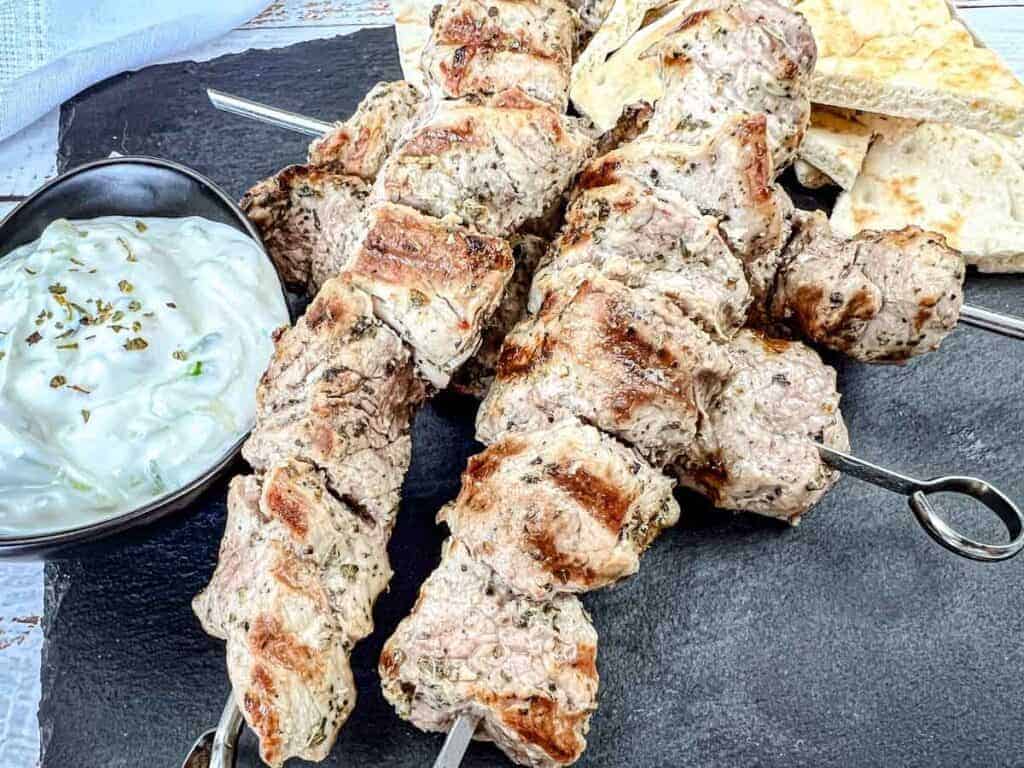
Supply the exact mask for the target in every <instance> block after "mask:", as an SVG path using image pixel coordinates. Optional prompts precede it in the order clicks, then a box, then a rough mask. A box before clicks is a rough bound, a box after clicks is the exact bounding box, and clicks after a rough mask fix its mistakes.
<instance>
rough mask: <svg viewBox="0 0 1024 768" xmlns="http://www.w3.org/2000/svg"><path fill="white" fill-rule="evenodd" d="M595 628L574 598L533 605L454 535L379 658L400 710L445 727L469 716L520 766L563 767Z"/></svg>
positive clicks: (582, 718) (585, 701)
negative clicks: (412, 606)
mask: <svg viewBox="0 0 1024 768" xmlns="http://www.w3.org/2000/svg"><path fill="white" fill-rule="evenodd" d="M596 652H597V633H596V632H595V631H594V628H593V626H592V625H591V623H590V618H589V617H588V616H587V614H586V612H585V611H584V610H583V606H582V605H581V604H580V602H579V600H578V599H577V598H576V597H574V596H572V595H558V596H556V597H554V598H552V599H550V600H546V601H544V602H536V601H534V600H530V599H529V598H526V597H523V596H521V595H519V594H517V593H516V592H514V591H513V590H511V589H509V588H508V587H507V586H506V585H505V584H504V583H503V582H502V581H501V580H500V579H498V578H497V577H496V576H495V574H494V572H493V571H492V570H491V569H490V568H488V567H487V566H486V565H484V564H482V563H480V562H479V561H478V560H475V559H474V558H473V557H472V556H471V555H470V554H469V552H468V550H467V549H466V547H465V546H464V545H463V544H462V543H461V542H459V541H458V540H457V539H449V541H448V542H447V544H446V545H445V551H444V554H443V555H442V559H441V564H440V565H439V566H438V568H437V570H435V571H434V572H433V573H432V574H431V575H430V577H429V578H428V579H427V580H426V581H425V582H424V583H423V586H422V587H421V588H420V594H419V598H418V599H417V601H416V605H415V607H414V608H413V610H412V613H410V614H409V616H407V617H406V618H405V619H403V620H402V622H401V623H400V624H399V625H398V628H397V629H396V630H395V633H394V634H393V635H392V636H391V638H390V639H389V640H388V641H387V643H386V644H385V646H384V650H383V651H382V652H381V657H380V668H379V671H380V677H381V683H382V685H383V689H384V696H385V698H387V700H388V701H389V702H391V704H392V705H393V706H394V707H395V709H396V710H397V711H398V714H399V715H400V716H401V717H404V718H406V719H408V720H409V721H411V722H412V723H413V724H414V725H415V726H416V727H418V728H422V729H423V730H427V731H446V730H448V729H449V728H450V727H451V726H452V724H453V723H454V722H455V720H456V718H458V717H459V716H460V715H463V714H467V715H474V716H476V717H479V718H480V719H481V720H480V725H479V726H478V728H477V731H476V738H478V739H482V740H485V741H493V742H494V743H495V745H496V746H497V747H498V748H499V749H501V750H502V751H504V752H505V753H506V754H507V755H508V756H509V758H511V759H512V760H513V761H514V762H516V763H518V764H520V765H528V766H533V767H534V768H555V767H556V766H565V765H571V764H572V763H574V762H575V761H576V760H578V759H579V757H580V755H582V753H583V750H584V749H585V748H586V744H587V743H586V738H585V736H586V733H587V730H588V728H589V722H590V715H591V713H592V712H593V711H594V710H595V709H596V707H597V683H598V677H597V668H596V666H595V657H596Z"/></svg>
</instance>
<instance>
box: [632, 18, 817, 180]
mask: <svg viewBox="0 0 1024 768" xmlns="http://www.w3.org/2000/svg"><path fill="white" fill-rule="evenodd" d="M652 53H654V54H656V55H658V56H659V57H660V64H661V71H660V74H661V81H662V83H663V86H664V94H663V95H662V97H661V99H660V100H659V101H658V105H657V108H656V109H655V112H654V117H653V119H652V120H651V124H650V127H649V131H650V132H651V133H652V134H653V135H655V136H657V137H659V138H660V139H662V140H666V141H682V142H685V143H688V144H697V143H703V141H704V140H705V139H706V138H707V137H709V136H710V135H712V134H713V133H714V132H715V131H717V130H718V128H719V127H720V126H721V125H722V124H723V122H724V121H725V120H726V119H728V118H729V116H731V115H737V114H739V115H746V114H763V115H765V116H767V120H768V139H769V141H768V143H769V147H770V149H771V155H772V158H773V160H774V166H775V172H776V174H778V173H781V172H782V171H783V170H784V169H785V168H786V167H787V166H788V165H789V164H790V163H791V162H792V161H793V158H794V157H795V156H796V150H797V147H799V146H800V143H801V142H802V141H803V137H804V133H805V132H806V130H807V126H808V124H809V123H810V118H811V102H810V98H809V94H810V80H811V74H812V73H813V72H814V64H815V61H816V60H817V55H818V52H817V46H816V45H815V43H814V35H813V34H812V32H811V27H810V25H809V24H808V23H807V20H806V19H805V18H804V17H803V16H801V15H800V14H799V13H796V12H794V11H792V10H790V9H788V8H785V7H783V6H782V5H780V4H779V3H776V2H773V0H742V2H741V1H740V0H702V2H698V3H696V4H694V10H693V13H691V14H690V15H689V16H687V17H686V18H684V19H682V20H681V21H680V22H679V25H678V27H677V28H676V30H675V31H674V32H671V33H670V34H668V35H667V36H666V37H665V38H664V39H663V40H662V41H660V42H659V43H658V44H657V45H655V46H654V51H653V52H652Z"/></svg>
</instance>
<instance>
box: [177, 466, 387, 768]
mask: <svg viewBox="0 0 1024 768" xmlns="http://www.w3.org/2000/svg"><path fill="white" fill-rule="evenodd" d="M390 576H391V569H390V567H389V565H388V560H387V551H386V548H385V539H384V537H383V535H382V531H381V530H380V529H379V528H378V527H377V526H375V525H374V524H372V523H368V522H367V521H365V520H364V519H362V518H361V517H360V516H359V514H357V512H356V511H355V510H353V509H351V508H350V507H349V506H347V505H346V504H345V503H344V502H342V501H341V500H339V499H337V498H336V497H334V496H333V494H332V493H331V491H330V489H329V487H328V486H327V483H326V478H325V477H324V475H323V473H322V472H320V471H318V470H317V469H316V468H314V467H313V466H312V465H311V464H308V463H306V462H302V461H296V460H286V461H283V462H281V463H279V464H277V465H275V466H274V467H272V468H270V469H269V470H268V471H267V473H266V474H265V475H264V477H263V479H262V481H261V480H260V479H259V478H256V477H253V476H248V477H241V476H239V477H235V478H234V479H233V480H232V482H231V487H230V490H229V492H228V520H227V526H226V530H225V535H224V538H223V539H222V540H221V548H220V559H219V561H218V564H217V570H216V571H215V572H214V575H213V578H212V579H211V580H210V583H209V584H208V585H207V587H206V589H205V590H203V592H201V593H200V594H199V595H197V596H196V598H195V600H193V609H194V610H195V612H196V615H197V616H198V617H199V620H200V622H201V623H202V625H203V628H204V629H205V630H206V631H207V632H208V633H210V634H212V635H214V636H216V637H221V638H224V639H226V640H227V660H228V674H229V676H230V678H231V683H232V686H233V688H234V690H235V693H236V696H237V697H238V701H239V704H240V706H241V708H242V712H243V714H244V716H245V718H246V721H247V722H248V723H249V725H250V726H251V727H252V728H253V730H254V731H255V732H256V733H257V735H258V736H259V738H260V754H261V756H262V758H263V760H264V761H265V762H267V763H269V764H270V765H274V766H277V765H281V764H282V763H283V762H284V761H285V760H286V759H288V758H290V757H302V758H304V759H307V760H322V759H324V758H325V757H326V756H327V754H328V753H329V752H330V750H331V746H332V745H333V744H334V740H335V738H336V736H337V733H338V729H339V728H340V727H341V724H342V723H344V721H345V719H346V718H347V717H348V715H349V713H350V712H351V710H352V707H353V706H354V705H355V699H356V690H355V684H354V682H353V679H352V672H351V669H350V667H349V661H348V652H349V650H350V649H351V647H352V645H353V644H354V643H355V642H357V641H358V640H360V639H362V638H363V637H365V636H366V635H368V634H369V633H370V631H371V629H372V627H373V621H372V615H371V614H372V610H373V603H374V601H375V600H376V598H377V596H378V595H379V594H380V592H381V591H382V590H383V589H384V587H385V586H386V585H387V582H388V580H389V578H390Z"/></svg>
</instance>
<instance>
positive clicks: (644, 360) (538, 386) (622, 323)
mask: <svg viewBox="0 0 1024 768" xmlns="http://www.w3.org/2000/svg"><path fill="white" fill-rule="evenodd" d="M728 373H729V362H728V360H727V359H726V356H725V354H724V352H723V351H722V350H721V349H720V348H719V347H718V345H716V344H715V343H714V342H713V341H712V340H711V338H710V337H709V336H708V335H707V334H706V333H704V332H703V331H702V330H700V329H699V328H698V327H697V326H695V325H694V324H693V323H692V322H690V321H689V320H688V319H687V318H685V317H683V316H681V315H680V314H679V312H678V311H677V310H676V309H675V308H674V307H673V306H672V305H670V304H668V303H666V302H664V301H662V300H660V299H648V298H646V297H644V296H642V295H640V294H638V293H637V292H634V291H631V290H629V289H628V288H626V287H625V286H623V285H622V284H620V283H616V282H612V281H610V280H607V279H606V278H604V277H602V276H601V275H600V274H598V273H597V272H596V271H595V270H594V269H593V268H592V267H576V268H573V269H570V270H566V271H565V273H563V283H562V284H561V285H560V286H559V287H558V288H557V289H556V290H553V291H552V292H551V293H550V294H549V295H548V298H547V299H546V300H545V302H544V304H543V306H541V308H540V311H539V312H538V313H537V315H536V316H534V317H532V318H529V319H527V320H525V321H524V322H523V323H521V324H520V325H519V326H518V327H517V328H516V329H515V330H514V331H513V332H512V333H511V334H509V336H508V337H507V338H506V339H505V345H504V347H503V348H502V351H501V356H500V358H499V360H498V370H497V376H496V377H495V380H494V385H493V386H492V387H491V391H490V392H489V393H488V395H487V398H486V399H485V400H484V402H483V403H482V404H481V406H480V411H479V413H478V415H477V437H478V439H480V440H481V441H483V442H484V443H492V442H494V441H496V440H498V439H499V438H500V437H503V436H504V435H505V434H507V433H508V432H523V431H533V430H538V429H542V428H545V427H547V426H548V425H550V424H552V423H554V422H555V421H560V420H563V419H566V418H571V417H576V418H578V419H580V420H582V421H584V422H586V423H589V424H593V425H594V426H596V427H598V428H599V429H601V430H603V431H605V432H607V433H609V434H611V435H615V436H616V437H619V438H620V439H622V440H624V441H625V442H627V443H629V444H631V445H632V446H634V447H635V448H636V449H637V450H638V451H639V452H640V454H641V455H642V456H643V457H644V458H646V459H647V460H648V461H650V462H651V463H653V464H654V465H655V466H663V465H664V464H666V463H668V462H669V461H672V460H673V459H675V458H676V457H677V456H679V455H680V454H682V453H684V452H685V451H686V450H687V449H688V448H689V446H690V443H691V442H692V441H693V439H694V436H695V434H696V430H697V427H698V424H699V423H700V421H701V419H702V415H703V411H704V407H705V404H706V403H707V402H708V401H709V400H710V398H711V397H712V396H713V395H714V394H715V393H716V392H717V390H718V389H719V388H720V387H721V385H722V383H723V381H724V380H725V378H726V377H727V375H728Z"/></svg>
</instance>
